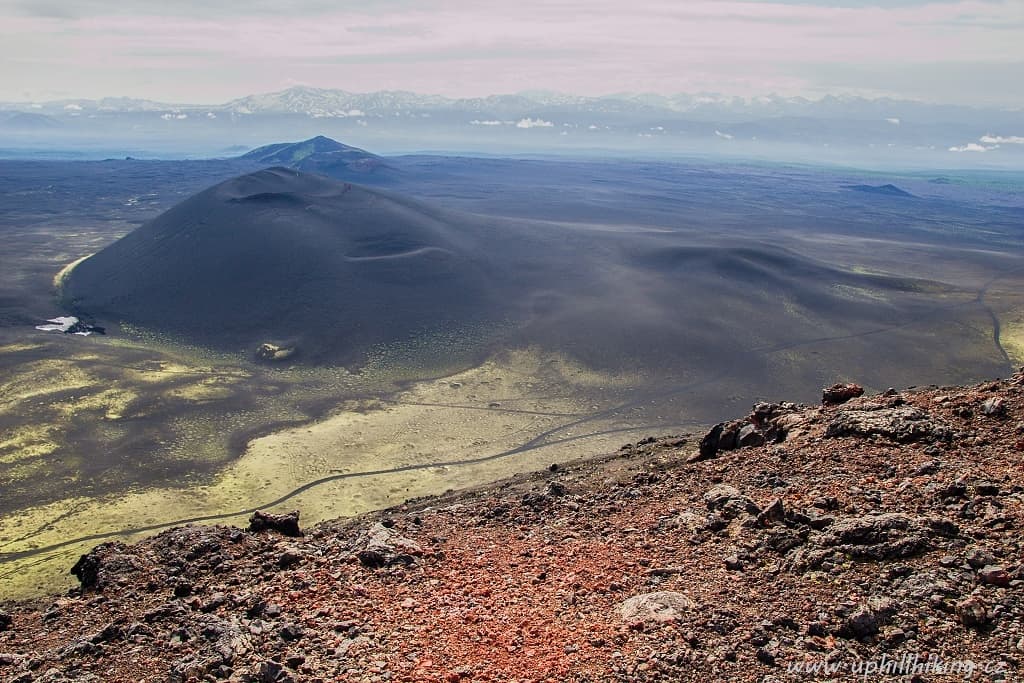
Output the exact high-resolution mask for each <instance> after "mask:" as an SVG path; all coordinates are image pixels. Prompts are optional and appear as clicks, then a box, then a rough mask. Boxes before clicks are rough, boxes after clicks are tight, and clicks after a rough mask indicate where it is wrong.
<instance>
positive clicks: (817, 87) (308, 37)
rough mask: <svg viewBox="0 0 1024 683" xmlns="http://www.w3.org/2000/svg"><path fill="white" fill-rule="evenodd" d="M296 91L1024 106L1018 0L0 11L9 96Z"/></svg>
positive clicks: (282, 3) (194, 2) (4, 0)
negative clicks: (883, 99) (779, 97)
mask: <svg viewBox="0 0 1024 683" xmlns="http://www.w3.org/2000/svg"><path fill="white" fill-rule="evenodd" d="M297 84H305V85H313V86H318V87H328V88H343V89H346V90H353V91H360V92H362V91H372V90H385V89H401V90H414V91H417V92H424V93H439V94H444V95H453V96H467V95H486V94H493V93H504V92H514V91H519V90H529V89H552V90H562V91H566V92H572V93H578V94H588V95H597V94H606V93H611V92H619V91H651V92H661V93H674V92H696V91H714V92H723V93H727V94H738V95H747V96H750V95H759V94H767V93H772V92H775V93H780V94H785V95H796V94H802V95H807V96H812V97H813V96H820V95H823V94H825V93H857V94H865V95H869V96H877V95H885V96H895V97H907V98H914V99H924V100H931V101H938V102H950V103H958V104H986V105H992V104H995V105H1004V106H1013V107H1024V0H1006V1H991V2H989V1H982V0H968V1H962V2H961V1H954V2H935V1H931V2H929V1H920V0H894V1H890V2H884V1H882V0H879V1H878V2H864V1H855V0H847V1H845V2H842V1H839V0H836V1H833V2H826V1H816V0H789V1H788V2H785V1H778V2H767V1H763V0H753V1H747V2H739V1H732V0H724V1H722V0H507V1H504V2H491V1H490V0H423V1H418V2H414V1H412V0H358V1H356V2H353V1H351V0H324V1H315V2H305V3H296V2H287V0H121V1H120V2H111V1H110V0H0V100H33V99H34V100H41V99H59V98H64V97H101V96H107V95H125V96H131V97H145V98H150V99H157V100H165V101H175V102H192V103H216V102H223V101H225V100H228V99H231V98H234V97H238V96H242V95H247V94H251V93H256V92H268V91H272V90H280V89H283V88H286V87H289V86H292V85H297Z"/></svg>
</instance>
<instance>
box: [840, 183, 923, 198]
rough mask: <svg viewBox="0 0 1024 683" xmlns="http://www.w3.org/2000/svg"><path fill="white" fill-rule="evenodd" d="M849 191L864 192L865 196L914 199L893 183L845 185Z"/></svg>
mask: <svg viewBox="0 0 1024 683" xmlns="http://www.w3.org/2000/svg"><path fill="white" fill-rule="evenodd" d="M844 187H845V188H846V189H848V190H853V191H854V192H863V193H865V194H876V195H882V196H885V197H914V196H915V195H912V194H910V193H909V192H907V191H906V190H903V189H900V188H898V187H896V186H895V185H893V184H891V183H887V184H885V185H845V186H844Z"/></svg>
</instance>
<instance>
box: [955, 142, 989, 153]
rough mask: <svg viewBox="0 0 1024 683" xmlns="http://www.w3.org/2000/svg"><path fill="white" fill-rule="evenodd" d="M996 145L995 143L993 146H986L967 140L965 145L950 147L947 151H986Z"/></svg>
mask: <svg viewBox="0 0 1024 683" xmlns="http://www.w3.org/2000/svg"><path fill="white" fill-rule="evenodd" d="M996 147H998V145H996V146H994V147H986V146H985V145H979V144H978V143H976V142H968V143H967V144H966V145H960V146H958V147H950V148H949V151H950V152H988V151H989V150H993V149H995V148H996Z"/></svg>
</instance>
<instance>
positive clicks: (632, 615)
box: [618, 591, 696, 624]
mask: <svg viewBox="0 0 1024 683" xmlns="http://www.w3.org/2000/svg"><path fill="white" fill-rule="evenodd" d="M695 607H696V604H695V603H694V602H693V600H691V599H690V598H688V597H687V596H686V595H683V594H682V593H676V592H674V591H658V592H655V593H644V594H642V595H634V596H633V597H631V598H629V599H628V600H625V601H623V602H622V603H620V604H619V607H618V610H619V615H620V616H621V617H622V620H623V621H625V622H626V623H630V624H635V623H643V622H645V621H654V622H667V621H677V620H679V619H681V618H682V617H684V616H686V615H687V614H689V613H690V612H692V611H693V610H694V608H695Z"/></svg>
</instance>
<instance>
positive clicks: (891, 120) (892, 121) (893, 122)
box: [886, 116, 900, 126]
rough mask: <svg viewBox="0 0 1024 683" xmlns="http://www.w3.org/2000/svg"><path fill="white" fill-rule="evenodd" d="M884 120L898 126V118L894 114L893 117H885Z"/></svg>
mask: <svg viewBox="0 0 1024 683" xmlns="http://www.w3.org/2000/svg"><path fill="white" fill-rule="evenodd" d="M886 121H887V122H889V123H891V124H892V125H894V126H898V125H900V120H899V118H897V117H895V116H893V117H890V118H887V119H886Z"/></svg>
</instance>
